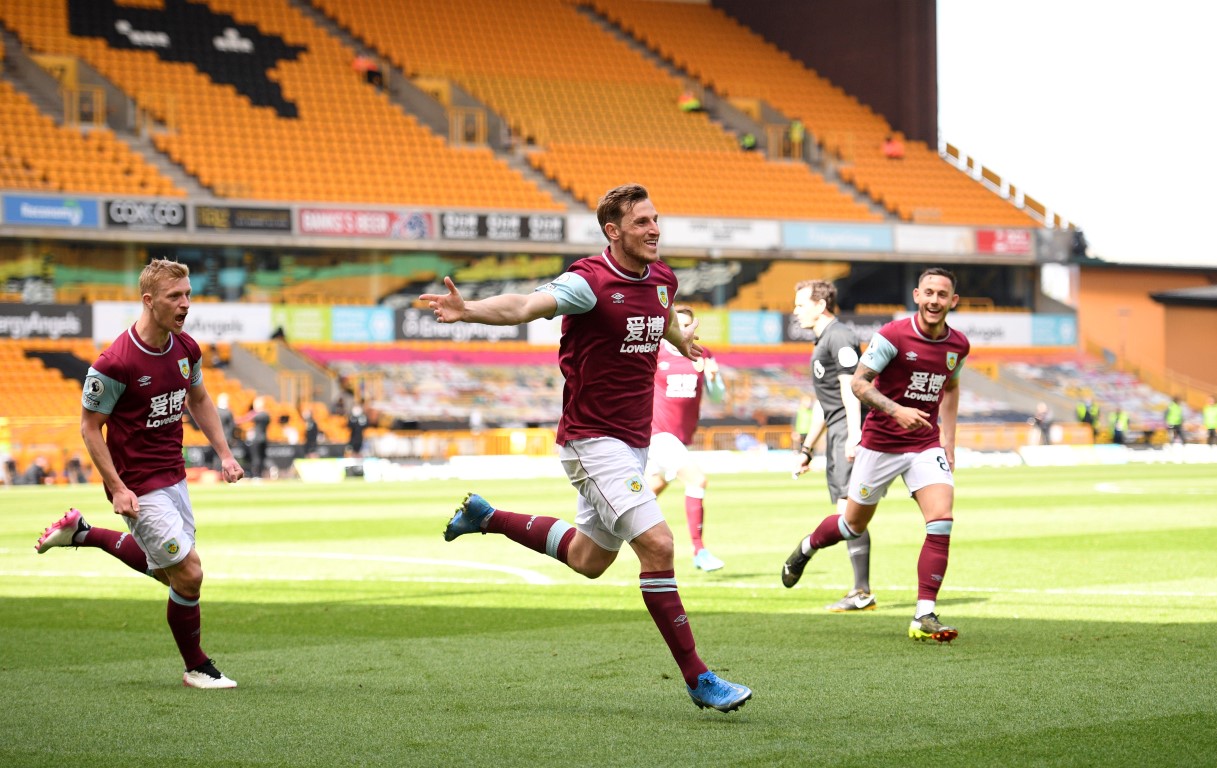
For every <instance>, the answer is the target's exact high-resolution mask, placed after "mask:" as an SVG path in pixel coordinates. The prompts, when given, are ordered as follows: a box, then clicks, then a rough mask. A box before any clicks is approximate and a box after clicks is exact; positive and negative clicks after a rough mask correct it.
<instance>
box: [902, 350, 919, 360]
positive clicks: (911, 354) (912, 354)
mask: <svg viewBox="0 0 1217 768" xmlns="http://www.w3.org/2000/svg"><path fill="white" fill-rule="evenodd" d="M904 359H905V360H916V359H917V353H916V352H913V351H912V350H910V351H909V353H908V354H906V355H905V356H904Z"/></svg>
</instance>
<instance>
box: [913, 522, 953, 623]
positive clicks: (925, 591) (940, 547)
mask: <svg viewBox="0 0 1217 768" xmlns="http://www.w3.org/2000/svg"><path fill="white" fill-rule="evenodd" d="M951 523H952V521H951V520H949V519H948V520H932V521H930V522H928V523H926V524H925V543H923V544H922V545H921V556H920V557H918V558H917V601H918V603H919V604H920V602H921V601H922V600H930V601H933V600H936V599H937V598H938V590H939V589H940V588H941V587H942V580H943V578H945V577H946V573H947V558H948V555H949V554H950V551H951ZM918 610H920V607H919V608H918Z"/></svg>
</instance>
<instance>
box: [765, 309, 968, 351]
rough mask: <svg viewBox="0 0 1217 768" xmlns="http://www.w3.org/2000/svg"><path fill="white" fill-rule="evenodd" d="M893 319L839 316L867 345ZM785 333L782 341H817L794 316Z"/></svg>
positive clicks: (787, 317) (853, 315)
mask: <svg viewBox="0 0 1217 768" xmlns="http://www.w3.org/2000/svg"><path fill="white" fill-rule="evenodd" d="M892 317H894V315H855V314H852V313H844V312H843V313H841V314H839V315H837V321H838V322H839V323H841V324H842V325H846V326H848V327H849V328H850V330H852V331H853V332H854V336H855V337H856V338H857V339H858V343H859V344H861V345H866V344H868V343H869V342H870V340H871V337H872V336H874V335H875V331H877V330H879V329H880V328H881V327H882V326H883V324H884V323H886V322H888V321H889V320H891V319H892ZM952 317H954V315H952ZM783 331H784V334H783V337H782V341H798V342H811V343H813V344H814V343H815V340H816V334H815V332H814V331H812V330H811V329H810V328H804V327H803V326H801V325H799V321H798V319H797V318H796V317H795V316H794V315H793V314H790V315H786V322H785V325H784V327H783Z"/></svg>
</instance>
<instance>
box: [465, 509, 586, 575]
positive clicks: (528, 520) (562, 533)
mask: <svg viewBox="0 0 1217 768" xmlns="http://www.w3.org/2000/svg"><path fill="white" fill-rule="evenodd" d="M486 533H501V534H503V535H504V536H506V537H507V538H509V539H511V540H512V541H514V542H516V543H517V544H523V545H524V546H526V547H528V548H529V549H531V550H533V551H534V552H540V553H541V554H543V555H549V556H550V557H552V558H554V559H555V560H557V561H559V562H561V563H565V562H566V553H567V551H568V550H569V549H570V543H571V541H573V540H574V538H575V527H574V526H573V525H571V524H570V523H568V522H566V521H565V520H559V519H558V518H556V517H543V516H541V515H522V514H520V513H518V512H507V511H505V510H502V509H496V510H495V511H494V514H493V515H491V516H490V519H489V520H487V521H486Z"/></svg>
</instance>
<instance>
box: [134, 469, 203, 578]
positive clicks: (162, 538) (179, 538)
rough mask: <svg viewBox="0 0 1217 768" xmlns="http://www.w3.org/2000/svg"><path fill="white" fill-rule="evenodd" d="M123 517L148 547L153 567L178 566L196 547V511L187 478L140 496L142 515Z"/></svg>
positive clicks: (150, 564)
mask: <svg viewBox="0 0 1217 768" xmlns="http://www.w3.org/2000/svg"><path fill="white" fill-rule="evenodd" d="M123 520H126V521H127V529H128V530H130V531H131V535H132V536H133V537H134V538H135V542H136V543H137V544H139V548H140V549H142V550H144V556H145V557H147V558H148V567H149V568H168V567H170V566H172V565H177V564H178V563H180V562H182V560H183V559H185V557H186V555H188V554H190V550H191V549H192V548H193V547H194V510H193V509H191V507H190V495H189V494H188V493H187V492H186V481H185V480H182V481H180V482H178V483H175V484H174V485H171V486H169V487H168V488H160V489H158V490H155V491H149V492H148V493H145V494H144V495H143V496H140V497H139V517H137V518H135V519H134V520H132V519H131V518H129V517H123Z"/></svg>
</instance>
